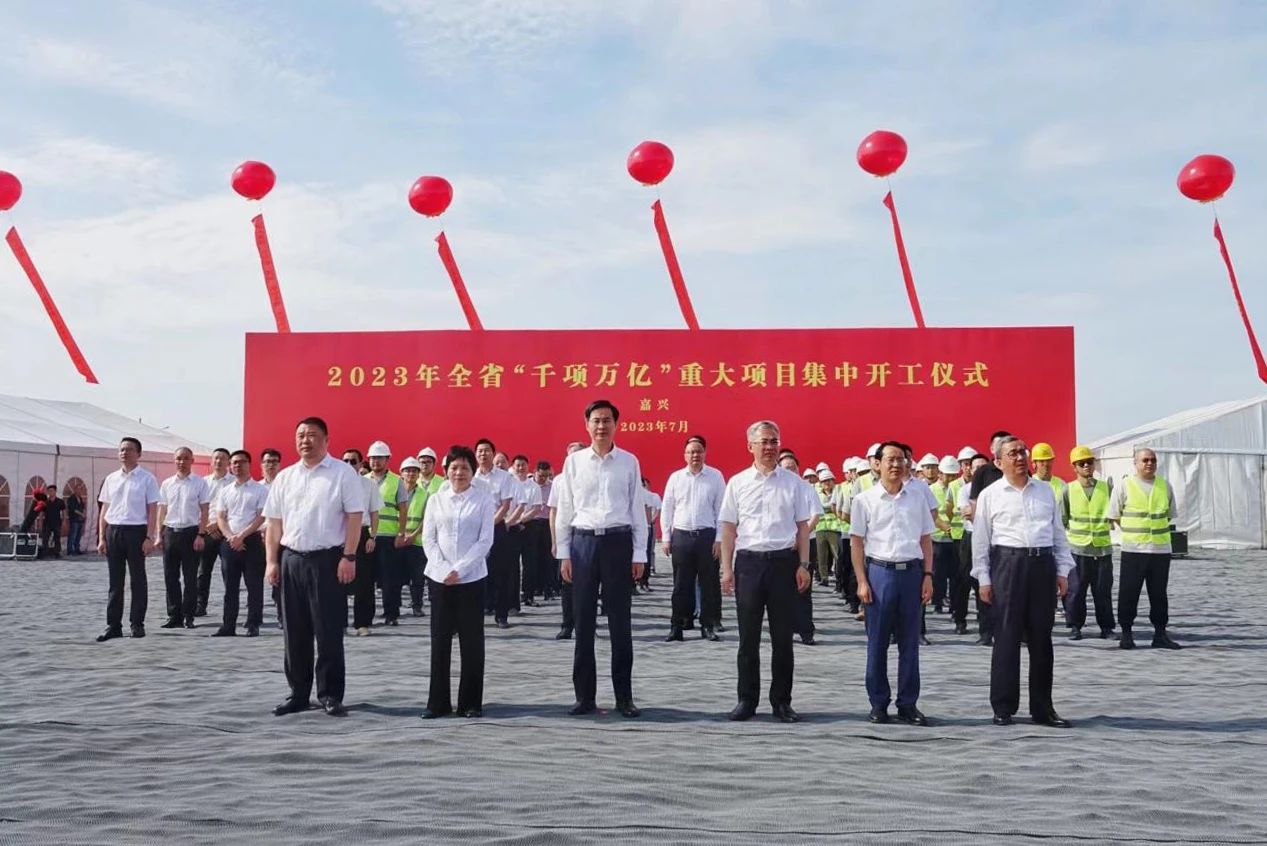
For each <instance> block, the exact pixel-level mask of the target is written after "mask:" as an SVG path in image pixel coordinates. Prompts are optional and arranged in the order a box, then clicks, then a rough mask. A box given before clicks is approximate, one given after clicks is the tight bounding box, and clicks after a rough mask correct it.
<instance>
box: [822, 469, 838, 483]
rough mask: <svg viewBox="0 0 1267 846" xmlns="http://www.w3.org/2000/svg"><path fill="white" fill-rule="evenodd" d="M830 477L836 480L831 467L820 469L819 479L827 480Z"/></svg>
mask: <svg viewBox="0 0 1267 846" xmlns="http://www.w3.org/2000/svg"><path fill="white" fill-rule="evenodd" d="M828 479H831V480H832V481H833V482H834V481H836V476H835V474H833V473H832V472H831V468H830V467H824V468H823V469H822V470H819V471H818V481H820V482H826V481H827V480H828Z"/></svg>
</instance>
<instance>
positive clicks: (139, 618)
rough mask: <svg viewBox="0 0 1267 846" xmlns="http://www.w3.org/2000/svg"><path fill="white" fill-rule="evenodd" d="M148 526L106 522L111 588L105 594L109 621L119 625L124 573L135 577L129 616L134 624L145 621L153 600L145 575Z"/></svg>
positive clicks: (131, 577)
mask: <svg viewBox="0 0 1267 846" xmlns="http://www.w3.org/2000/svg"><path fill="white" fill-rule="evenodd" d="M147 531H148V527H146V526H106V567H107V568H108V570H109V574H110V592H109V594H108V595H107V597H106V625H107V626H109V627H110V628H112V629H117V628H120V627H122V625H123V582H124V577H125V576H126V577H127V578H129V579H131V580H132V607H131V610H130V611H129V613H128V620H129V622H131V624H132V625H133V626H143V625H145V610H146V608H147V606H148V605H149V601H150V587H149V581H148V580H147V579H146V577H145V552H144V551H143V550H142V546H143V545H144V543H145V537H146V532H147Z"/></svg>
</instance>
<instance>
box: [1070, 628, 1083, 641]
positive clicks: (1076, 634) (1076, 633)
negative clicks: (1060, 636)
mask: <svg viewBox="0 0 1267 846" xmlns="http://www.w3.org/2000/svg"><path fill="white" fill-rule="evenodd" d="M1069 639H1070V640H1082V629H1080V628H1078V627H1077V626H1075V627H1074V630H1073V631H1071V632H1070V633H1069Z"/></svg>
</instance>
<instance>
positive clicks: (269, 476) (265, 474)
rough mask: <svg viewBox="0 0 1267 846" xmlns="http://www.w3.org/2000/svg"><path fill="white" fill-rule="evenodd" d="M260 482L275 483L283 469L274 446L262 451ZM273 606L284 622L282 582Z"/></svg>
mask: <svg viewBox="0 0 1267 846" xmlns="http://www.w3.org/2000/svg"><path fill="white" fill-rule="evenodd" d="M260 467H261V468H262V469H261V472H260V484H261V485H263V486H264V487H266V488H267V487H268V486H269V485H271V484H273V480H274V479H276V478H277V474H278V473H280V472H281V469H282V454H281V452H279V451H278V450H275V449H273V448H272V447H267V448H265V449H264V450H263V451H261V452H260ZM272 594H273V608H275V609H276V610H277V625H279V626H280V625H281V624H282V586H281V585H280V584H277V585H273V587H272Z"/></svg>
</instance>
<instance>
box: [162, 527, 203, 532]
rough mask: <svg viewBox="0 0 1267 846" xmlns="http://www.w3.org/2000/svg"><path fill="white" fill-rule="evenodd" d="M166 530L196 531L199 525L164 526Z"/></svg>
mask: <svg viewBox="0 0 1267 846" xmlns="http://www.w3.org/2000/svg"><path fill="white" fill-rule="evenodd" d="M163 531H164V532H196V531H198V527H197V526H164V527H163Z"/></svg>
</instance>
